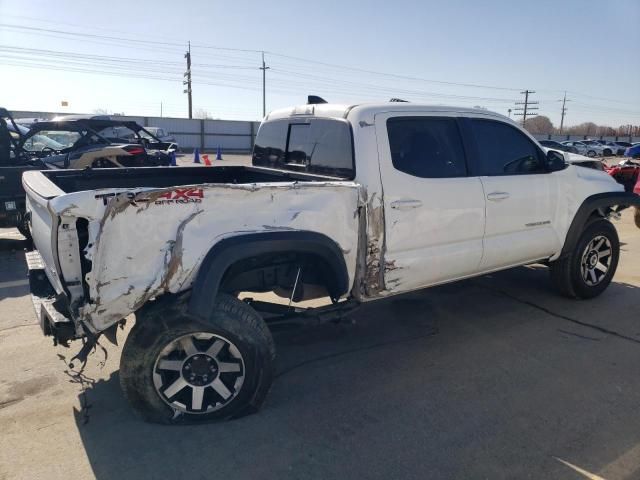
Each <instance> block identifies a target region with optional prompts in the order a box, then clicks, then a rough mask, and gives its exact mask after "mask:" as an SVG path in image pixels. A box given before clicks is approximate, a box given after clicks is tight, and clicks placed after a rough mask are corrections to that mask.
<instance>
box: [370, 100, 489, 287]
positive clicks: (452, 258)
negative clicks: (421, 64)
mask: <svg viewBox="0 0 640 480" xmlns="http://www.w3.org/2000/svg"><path fill="white" fill-rule="evenodd" d="M375 125H376V135H377V139H378V155H379V161H380V174H381V179H382V185H383V190H384V217H385V253H384V260H385V274H384V278H385V285H386V288H387V290H390V291H393V292H402V291H408V290H413V289H417V288H421V287H425V286H428V285H433V284H436V283H441V282H445V281H448V280H454V279H457V278H461V277H465V276H469V275H472V274H474V273H476V272H477V271H478V268H479V265H480V260H481V258H482V237H483V233H484V207H485V200H484V194H483V190H482V184H481V182H480V179H479V178H478V177H470V176H469V171H468V167H467V162H466V151H465V147H464V145H463V143H462V135H461V132H460V128H459V124H458V119H457V118H456V117H454V116H450V117H447V116H442V114H438V115H437V116H436V115H429V114H426V113H425V114H420V113H413V112H412V113H411V116H407V115H406V113H405V114H404V115H400V114H399V113H384V114H378V115H376V116H375Z"/></svg>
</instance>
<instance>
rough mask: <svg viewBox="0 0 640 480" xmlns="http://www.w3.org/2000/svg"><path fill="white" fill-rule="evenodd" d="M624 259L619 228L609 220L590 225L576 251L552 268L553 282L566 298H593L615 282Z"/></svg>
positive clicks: (597, 221)
mask: <svg viewBox="0 0 640 480" xmlns="http://www.w3.org/2000/svg"><path fill="white" fill-rule="evenodd" d="M619 257H620V241H619V240H618V234H617V232H616V229H615V227H614V226H613V225H612V224H611V222H609V221H608V220H605V219H597V220H594V221H592V222H591V223H589V224H587V227H586V228H585V230H584V232H583V233H582V235H581V236H580V238H579V239H578V242H577V243H576V245H575V247H574V249H573V251H572V252H571V253H570V254H569V255H567V256H566V257H564V258H562V259H561V260H558V261H556V262H553V263H552V264H551V266H550V271H551V279H552V281H553V283H554V285H555V286H556V288H557V289H558V290H559V291H560V293H562V294H563V295H565V296H568V297H573V298H575V297H578V298H593V297H596V296H598V295H600V294H601V293H602V292H603V291H604V290H605V289H606V288H607V287H608V286H609V284H610V283H611V280H612V279H613V275H614V274H615V271H616V268H617V267H618V259H619Z"/></svg>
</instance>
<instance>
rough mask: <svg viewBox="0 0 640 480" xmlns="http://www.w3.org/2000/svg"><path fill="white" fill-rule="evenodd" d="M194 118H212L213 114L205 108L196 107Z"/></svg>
mask: <svg viewBox="0 0 640 480" xmlns="http://www.w3.org/2000/svg"><path fill="white" fill-rule="evenodd" d="M193 118H199V119H201V120H210V119H211V114H210V113H209V112H208V111H207V110H205V109H204V108H196V111H195V112H194V113H193Z"/></svg>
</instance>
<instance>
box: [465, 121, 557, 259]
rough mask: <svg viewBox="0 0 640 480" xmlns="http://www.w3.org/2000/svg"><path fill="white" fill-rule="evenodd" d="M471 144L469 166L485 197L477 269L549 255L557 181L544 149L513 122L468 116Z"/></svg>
mask: <svg viewBox="0 0 640 480" xmlns="http://www.w3.org/2000/svg"><path fill="white" fill-rule="evenodd" d="M468 122H469V124H470V127H471V132H472V134H471V135H472V137H473V140H474V142H473V143H474V144H475V152H476V153H475V154H474V155H475V158H476V162H475V163H474V167H473V168H474V169H476V170H477V172H476V173H477V174H479V175H480V180H481V181H482V186H483V188H484V193H485V198H486V226H485V235H484V255H483V258H482V263H481V266H480V269H481V270H482V271H489V270H495V269H499V268H504V267H509V266H512V265H519V264H522V263H526V262H528V261H535V260H540V259H543V258H547V257H549V256H551V255H553V254H554V253H555V252H557V251H558V249H559V248H560V247H561V242H562V240H561V239H560V238H559V237H558V235H557V234H556V229H555V228H554V226H555V225H556V215H557V214H556V209H557V203H558V179H557V177H556V175H554V174H553V173H549V172H547V170H546V168H545V166H544V165H545V162H544V152H542V150H541V149H540V148H538V146H537V145H536V144H535V143H534V142H533V140H531V139H530V138H529V137H528V136H527V135H526V134H525V133H524V132H522V131H520V130H519V129H518V128H516V127H515V126H513V125H511V124H508V123H505V122H501V121H497V120H489V119H481V118H471V119H469V120H468Z"/></svg>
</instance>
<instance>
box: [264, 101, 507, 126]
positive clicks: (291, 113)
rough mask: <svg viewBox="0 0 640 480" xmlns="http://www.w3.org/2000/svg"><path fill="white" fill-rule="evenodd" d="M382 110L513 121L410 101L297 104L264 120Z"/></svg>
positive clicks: (479, 111)
mask: <svg viewBox="0 0 640 480" xmlns="http://www.w3.org/2000/svg"><path fill="white" fill-rule="evenodd" d="M382 112H423V113H424V112H434V113H438V112H442V113H457V114H465V113H466V114H474V115H478V114H480V115H486V116H488V117H493V118H498V119H500V120H503V121H505V120H506V121H508V122H513V120H511V119H510V118H507V117H506V116H504V115H501V114H499V113H495V112H491V111H489V110H484V109H480V108H469V107H455V106H447V105H428V104H421V103H410V102H385V103H362V104H355V105H343V104H332V103H322V104H311V105H297V106H294V107H287V108H281V109H278V110H274V111H272V112H270V113H269V114H267V116H266V117H265V118H264V120H265V121H266V120H276V119H284V118H292V117H294V118H295V117H322V118H341V119H344V118H350V119H353V120H359V119H362V118H371V117H373V115H375V114H377V113H382Z"/></svg>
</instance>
